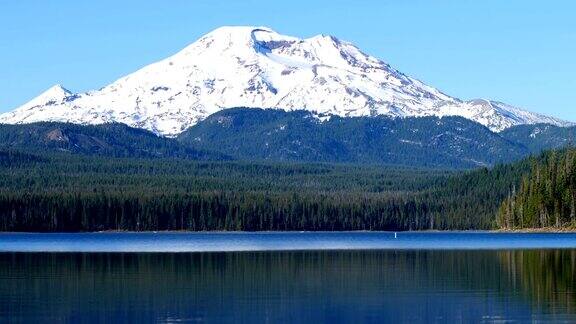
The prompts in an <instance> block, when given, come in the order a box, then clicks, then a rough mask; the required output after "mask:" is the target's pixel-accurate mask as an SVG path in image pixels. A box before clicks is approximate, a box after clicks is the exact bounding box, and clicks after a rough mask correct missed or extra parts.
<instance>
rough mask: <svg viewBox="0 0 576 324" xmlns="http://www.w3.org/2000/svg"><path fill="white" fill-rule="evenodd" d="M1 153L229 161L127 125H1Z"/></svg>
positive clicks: (43, 123) (220, 155) (209, 152)
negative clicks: (61, 153)
mask: <svg viewBox="0 0 576 324" xmlns="http://www.w3.org/2000/svg"><path fill="white" fill-rule="evenodd" d="M0 149H3V150H21V151H22V150H25V151H28V152H38V153H47V152H68V153H74V154H82V155H92V156H112V157H145V158H168V157H171V158H184V159H204V160H205V159H211V160H221V159H229V158H228V157H226V156H224V155H222V154H218V153H214V152H211V151H198V150H195V149H192V148H190V147H187V146H184V145H182V144H180V143H179V142H177V141H175V140H173V139H169V138H164V137H159V136H157V135H155V134H154V133H151V132H149V131H146V130H142V129H137V128H131V127H128V126H126V125H124V124H102V125H88V126H87V125H77V124H70V123H52V122H42V123H33V124H22V125H6V124H0Z"/></svg>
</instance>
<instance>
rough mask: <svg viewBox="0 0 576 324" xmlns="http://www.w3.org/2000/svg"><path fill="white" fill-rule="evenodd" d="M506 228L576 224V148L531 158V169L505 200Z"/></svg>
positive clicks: (502, 217) (501, 216) (501, 220)
mask: <svg viewBox="0 0 576 324" xmlns="http://www.w3.org/2000/svg"><path fill="white" fill-rule="evenodd" d="M498 224H499V226H500V227H502V228H509V229H514V228H541V227H556V228H559V227H565V228H567V227H571V228H576V149H573V148H570V149H565V150H562V151H550V152H547V153H546V154H544V155H543V156H541V157H540V158H539V159H532V160H531V171H530V173H529V174H527V175H525V176H524V177H523V178H522V182H521V184H520V186H519V187H516V188H513V189H512V190H511V192H510V194H509V197H508V198H507V199H506V200H505V201H504V203H502V205H501V207H500V210H499V214H498Z"/></svg>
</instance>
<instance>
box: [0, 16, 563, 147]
mask: <svg viewBox="0 0 576 324" xmlns="http://www.w3.org/2000/svg"><path fill="white" fill-rule="evenodd" d="M232 107H260V108H265V107H274V108H279V109H284V110H299V109H304V110H308V111H314V112H315V113H319V114H332V115H336V116H341V117H359V116H378V115H386V116H392V117H416V116H439V117H441V116H462V117H465V118H467V119H470V120H473V121H476V122H478V123H480V124H482V125H485V126H487V127H488V128H490V129H491V130H493V131H501V130H503V129H506V128H508V127H511V126H514V125H519V124H534V123H549V124H555V125H559V126H567V125H569V123H567V122H565V121H562V120H558V119H555V118H551V117H547V116H543V115H540V114H535V113H531V112H527V111H524V110H521V109H518V108H515V107H512V106H509V105H506V104H503V103H500V102H495V101H490V100H471V101H463V100H460V99H458V98H455V97H451V96H449V95H446V94H444V93H442V92H441V91H439V90H438V89H435V88H433V87H431V86H428V85H426V84H424V83H422V82H420V81H418V80H417V79H415V78H411V77H409V76H407V75H405V74H403V73H401V72H399V71H398V70H396V69H394V68H393V67H391V66H390V65H389V64H387V63H385V62H383V61H381V60H380V59H377V58H375V57H372V56H370V55H367V54H365V53H364V52H362V51H361V50H360V49H358V48H357V47H356V46H354V45H352V44H351V43H348V42H345V41H341V40H339V39H337V38H335V37H332V36H325V35H318V36H315V37H312V38H307V39H299V38H295V37H290V36H285V35H281V34H278V33H276V32H274V31H273V30H271V29H269V28H265V27H222V28H219V29H216V30H214V31H213V32H211V33H209V34H207V35H205V36H204V37H202V38H200V39H199V40H198V41H196V42H194V43H193V44H191V45H189V46H188V47H186V48H184V49H183V50H182V51H180V52H179V53H177V54H175V55H173V56H171V57H169V58H167V59H164V60H162V61H159V62H157V63H154V64H151V65H149V66H146V67H144V68H142V69H140V70H138V71H136V72H134V73H132V74H129V75H127V76H125V77H122V78H120V79H119V80H117V81H115V82H113V83H112V84H110V85H107V86H104V87H103V88H102V89H100V90H95V91H89V92H86V93H78V94H74V93H72V92H70V91H68V90H66V89H64V88H63V87H61V86H60V85H57V86H54V87H52V88H51V89H49V90H47V91H46V92H44V93H43V94H41V95H40V96H39V97H37V98H35V99H33V100H32V101H30V102H28V103H26V104H24V105H23V106H21V107H20V108H18V109H16V110H14V111H12V112H8V113H5V114H2V115H0V123H10V124H19V123H31V122H38V121H56V122H72V123H78V124H102V123H110V122H120V123H124V124H127V125H129V126H132V127H137V128H144V129H147V130H150V131H152V132H154V133H156V134H161V135H166V136H175V135H177V134H179V133H181V132H183V131H184V130H186V129H187V128H189V127H190V126H193V125H195V124H196V123H197V122H198V121H200V120H203V119H204V118H206V117H208V116H209V115H210V114H212V113H215V112H218V111H220V110H222V109H227V108H232Z"/></svg>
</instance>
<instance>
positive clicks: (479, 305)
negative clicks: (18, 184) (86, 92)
mask: <svg viewBox="0 0 576 324" xmlns="http://www.w3.org/2000/svg"><path fill="white" fill-rule="evenodd" d="M0 251H2V252H1V253H0V322H5V321H15V322H34V321H38V322H46V321H49V322H74V323H76V322H140V323H147V322H246V323H259V322H272V323H276V322H292V323H294V322H296V323H306V322H315V323H320V322H328V323H338V322H393V323H394V322H398V321H403V322H411V323H414V322H430V321H437V322H482V321H484V322H494V321H498V322H500V321H502V322H506V321H509V320H510V321H520V322H525V321H565V322H574V321H576V235H575V234H502V233H486V232H475V233H398V234H397V235H396V238H395V235H394V233H357V232H355V233H261V234H256V233H228V234H227V233H200V234H190V233H95V234H0ZM62 252H66V253H62ZM158 252H162V253H158Z"/></svg>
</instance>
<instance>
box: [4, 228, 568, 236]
mask: <svg viewBox="0 0 576 324" xmlns="http://www.w3.org/2000/svg"><path fill="white" fill-rule="evenodd" d="M282 233H286V234H297V233H301V234H313V233H322V234H327V233H366V234H369V233H399V234H400V233H403V234H417V233H438V234H450V233H469V234H473V233H494V234H498V233H501V234H507V233H517V234H535V233H548V234H576V228H557V227H545V228H518V229H487V230H423V231H370V230H351V231H218V230H216V231H186V230H174V231H170V230H166V231H123V230H106V231H94V232H2V231H0V235H2V234H282Z"/></svg>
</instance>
